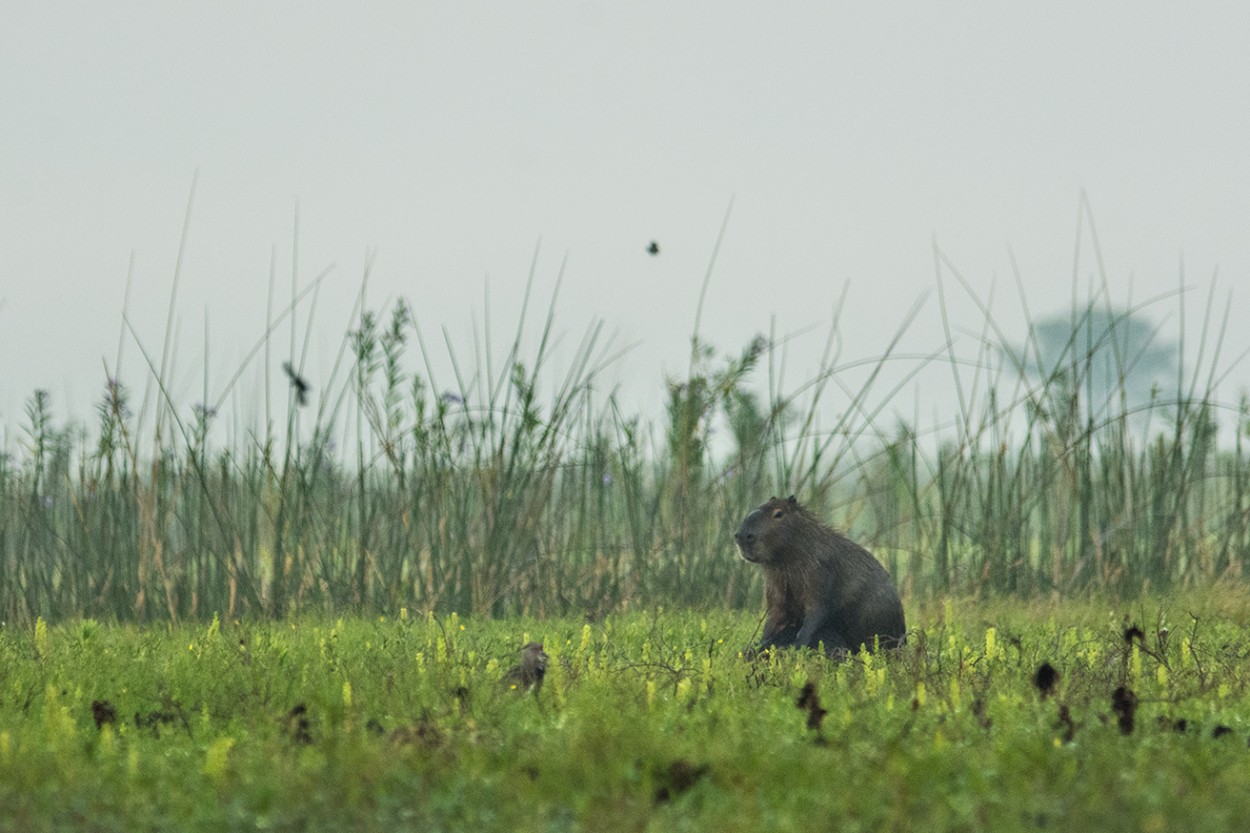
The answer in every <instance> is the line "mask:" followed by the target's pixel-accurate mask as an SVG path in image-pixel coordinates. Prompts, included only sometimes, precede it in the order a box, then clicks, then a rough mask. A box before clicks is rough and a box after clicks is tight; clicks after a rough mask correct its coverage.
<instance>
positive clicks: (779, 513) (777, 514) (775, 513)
mask: <svg viewBox="0 0 1250 833" xmlns="http://www.w3.org/2000/svg"><path fill="white" fill-rule="evenodd" d="M784 514H786V513H785V512H784V511H783V510H781V509H774V510H773V517H774V518H780V517H781V516H782V515H784Z"/></svg>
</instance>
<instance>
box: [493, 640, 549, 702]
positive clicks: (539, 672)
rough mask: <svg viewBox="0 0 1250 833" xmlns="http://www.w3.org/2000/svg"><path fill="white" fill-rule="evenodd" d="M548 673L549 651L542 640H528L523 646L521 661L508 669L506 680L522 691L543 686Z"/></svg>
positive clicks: (536, 689)
mask: <svg viewBox="0 0 1250 833" xmlns="http://www.w3.org/2000/svg"><path fill="white" fill-rule="evenodd" d="M546 674H547V652H546V651H544V650H543V644H542V643H541V642H527V643H525V646H524V647H523V648H521V661H520V662H519V663H517V664H516V665H515V666H513V667H512V668H510V669H509V670H508V673H507V674H505V675H504V678H503V679H504V682H505V683H507V684H508V685H509V686H511V687H512V688H515V689H519V690H521V691H528V690H529V689H530V688H533V689H534V690H535V691H538V689H540V688H542V685H543V677H545V676H546Z"/></svg>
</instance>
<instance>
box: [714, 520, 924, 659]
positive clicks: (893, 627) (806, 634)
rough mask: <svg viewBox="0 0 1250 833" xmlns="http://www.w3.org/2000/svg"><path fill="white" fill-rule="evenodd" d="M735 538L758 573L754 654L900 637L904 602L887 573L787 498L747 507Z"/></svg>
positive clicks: (842, 648) (837, 651)
mask: <svg viewBox="0 0 1250 833" xmlns="http://www.w3.org/2000/svg"><path fill="white" fill-rule="evenodd" d="M734 539H735V540H736V541H737V543H738V550H739V551H740V552H741V553H742V557H743V558H744V559H746V560H747V561H750V562H751V563H753V564H758V565H760V567H761V568H763V570H764V601H765V603H766V605H767V608H768V611H767V617H766V619H765V622H764V635H763V637H762V638H761V639H760V643H759V645H758V646H757V650H758V651H763V650H765V649H767V648H771V647H777V648H785V647H790V646H796V647H800V648H815V647H816V646H818V645H824V647H825V652H826V653H828V654H830V655H837V656H841V655H845V654H847V653H853V652H855V651H858V650H859V649H860V647H861V646H863V647H864V648H866V649H867V650H869V651H871V650H873V649H874V648H875V647H877V646H878V645H879V646H880V647H882V648H893V647H897V646H899V645H902V644H903V642H904V641H905V639H906V636H907V625H906V624H905V623H904V621H903V603H902V602H901V601H900V600H899V597H898V591H897V590H896V589H895V587H894V582H893V581H891V580H890V575H889V573H887V572H886V571H885V568H884V567H882V566H881V563H880V562H879V561H877V559H876V558H874V557H873V556H872V554H871V553H869V552H868V550H866V549H864V548H863V547H861V546H860V545H859V544H856V543H855V542H854V541H852V540H850V539H848V538H846V537H845V536H843V535H840V534H838V533H837V532H835V531H834V530H833V529H831V528H830V527H829V526H827V525H826V524H824V523H823V522H821V520H820V519H819V518H817V517H816V516H815V515H813V514H812V513H811V512H809V511H807V509H805V508H803V506H802V505H801V504H800V503H799V502H798V501H797V500H796V499H795V497H794V496H793V495H791V496H790V497H789V498H772V499H770V500H769V501H768V502H767V503H765V504H764V505H763V506H761V507H759V508H758V509H755V510H753V511H752V512H751V513H750V514H749V515H747V516H746V518H745V519H744V520H743V521H742V526H740V527H739V528H738V532H737V534H736V535H735V536H734Z"/></svg>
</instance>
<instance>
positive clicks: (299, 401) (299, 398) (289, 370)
mask: <svg viewBox="0 0 1250 833" xmlns="http://www.w3.org/2000/svg"><path fill="white" fill-rule="evenodd" d="M282 370H283V372H285V373H286V377H287V378H288V379H290V380H291V387H293V388H295V404H296V405H299V406H300V407H301V408H302V407H304V406H305V405H307V404H308V391H310V390H312V385H310V384H308V381H307V380H306V379H304V377H303V376H301V375H299V374H298V373H296V372H295V368H293V367H291V363H290V362H283V363H282Z"/></svg>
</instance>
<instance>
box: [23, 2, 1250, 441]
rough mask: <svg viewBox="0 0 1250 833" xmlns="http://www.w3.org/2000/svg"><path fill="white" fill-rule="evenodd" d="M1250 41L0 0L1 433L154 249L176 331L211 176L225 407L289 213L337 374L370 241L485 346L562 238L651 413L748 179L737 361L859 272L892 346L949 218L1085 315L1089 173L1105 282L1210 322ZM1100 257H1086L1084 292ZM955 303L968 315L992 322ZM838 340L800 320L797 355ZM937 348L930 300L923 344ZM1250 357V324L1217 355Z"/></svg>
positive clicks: (1162, 15) (846, 15) (80, 373)
mask: <svg viewBox="0 0 1250 833" xmlns="http://www.w3.org/2000/svg"><path fill="white" fill-rule="evenodd" d="M1248 43H1250V6H1247V5H1246V4H1244V3H1232V2H1227V3H1202V4H1176V3H1141V2H1133V3H1088V2H1079V3H1078V2H1050V3H1044V4H1020V3H1001V2H978V3H969V2H960V3H947V2H930V3H923V4H920V3H912V4H884V3H873V4H868V3H854V4H851V3H787V4H781V5H773V6H761V5H760V4H758V3H749V4H748V3H734V2H718V3H672V2H630V3H593V2H578V3H562V2H541V3H538V2H530V3H490V4H483V3H468V2H463V3H439V4H431V3H418V4H398V3H396V4H364V3H350V4H348V3H344V4H327V3H284V2H265V3H254V2H252V3H198V4H177V3H168V2H152V3H124V4H112V3H110V4H100V3H69V4H49V3H41V2H21V1H20V0H19V2H9V3H6V4H5V5H4V6H3V7H2V8H0V125H2V127H0V151H2V153H0V304H3V306H2V307H0V425H2V426H5V429H4V430H5V440H4V442H5V444H6V445H7V444H9V443H11V442H13V441H14V437H15V434H16V426H17V425H18V424H20V422H21V418H22V416H21V413H22V411H21V409H22V403H23V401H24V400H25V399H26V397H27V396H28V395H29V394H30V392H31V391H32V390H33V389H34V388H36V387H43V388H48V389H49V390H51V392H52V394H53V396H54V399H55V401H56V402H57V404H58V406H59V408H58V409H59V412H60V413H61V414H62V415H64V414H65V412H66V411H67V410H70V411H73V413H74V414H75V415H76V416H79V417H82V418H86V417H89V414H90V412H89V410H88V408H89V403H90V402H92V401H93V400H94V399H95V398H96V397H97V396H98V395H99V393H100V391H101V389H102V387H103V382H104V365H103V363H102V360H107V361H108V362H109V364H110V366H111V365H112V363H113V360H114V357H115V356H116V352H117V343H118V337H119V334H120V332H121V315H122V307H123V296H124V289H125V282H126V275H127V270H128V264H129V262H130V258H131V254H132V252H133V254H134V262H135V266H134V280H133V286H132V289H131V297H130V302H129V313H130V316H131V318H132V319H133V321H134V324H135V327H136V329H137V330H138V332H139V335H140V337H141V338H142V339H143V341H144V343H145V345H146V346H147V347H148V348H149V349H152V350H155V351H157V352H159V347H160V340H161V335H162V332H163V322H164V315H165V305H166V303H167V300H168V292H169V288H170V283H171V278H172V274H173V269H174V263H175V255H176V252H177V248H178V241H179V235H180V230H181V226H182V222H183V214H184V210H185V208H186V204H187V199H188V195H189V193H190V189H191V183H192V179H193V177H194V176H195V174H196V172H197V171H198V173H199V179H198V188H197V192H196V195H195V201H194V205H193V209H192V216H191V224H190V233H189V238H188V244H187V248H186V254H185V258H184V263H183V282H182V286H181V290H180V298H179V303H178V310H177V315H178V359H177V368H178V373H177V375H176V389H177V392H178V393H179V395H180V396H181V397H184V398H185V401H186V402H187V403H188V407H189V403H190V402H192V401H198V399H200V398H201V396H200V394H199V391H200V389H201V386H202V381H201V376H202V373H203V369H204V366H205V361H204V341H205V337H204V326H205V319H206V315H207V320H208V327H209V354H210V355H209V370H210V381H209V386H210V392H212V393H215V392H216V391H218V390H219V389H220V387H221V386H222V385H223V384H224V383H225V381H226V379H227V378H228V377H229V375H230V374H231V373H232V372H233V371H234V369H235V368H236V367H237V365H238V362H239V361H240V360H241V359H242V356H243V355H244V353H245V352H246V350H247V349H248V348H249V347H250V346H251V344H252V343H254V342H255V340H256V339H258V338H259V337H260V336H261V334H262V332H263V329H264V320H265V317H264V316H265V301H266V293H267V287H268V284H269V272H270V262H271V254H272V253H273V252H275V251H276V269H277V272H278V274H279V276H280V280H279V287H280V291H281V292H282V293H283V294H286V295H289V292H290V280H291V270H292V227H293V222H294V216H295V211H296V206H297V205H298V207H299V216H300V237H299V256H298V257H299V259H298V273H299V280H300V282H301V283H303V282H306V281H308V280H310V279H311V278H313V277H314V276H315V275H316V274H317V273H319V272H321V271H322V270H323V269H325V268H327V267H329V266H331V265H333V271H332V273H331V274H330V276H329V277H328V278H327V279H326V280H325V282H324V283H323V285H322V288H321V293H320V296H319V300H318V307H317V315H316V318H315V322H314V332H313V338H312V350H311V354H310V356H309V360H308V367H309V373H310V376H312V377H313V378H314V380H316V379H317V378H318V377H321V376H323V375H324V374H325V373H327V372H328V370H329V366H330V364H331V363H332V361H333V358H334V355H335V352H336V351H337V349H338V346H339V344H340V342H341V339H342V336H343V333H344V332H345V330H346V329H347V328H348V326H349V325H350V322H349V320H348V314H349V311H350V309H351V305H352V303H353V301H354V299H355V297H356V294H357V292H358V291H359V288H360V278H361V274H362V269H363V264H364V262H365V257H366V252H368V251H370V250H373V251H376V259H375V262H374V270H373V273H372V276H371V279H370V286H369V301H370V305H371V306H374V307H377V306H380V305H381V304H382V303H384V302H385V301H386V300H387V299H389V298H394V297H398V296H401V295H402V296H406V297H408V298H409V299H410V300H411V301H412V302H413V306H414V310H415V312H416V314H417V316H418V319H419V321H420V322H421V325H422V327H423V329H425V330H426V331H427V333H429V334H433V335H436V336H437V335H439V328H440V327H443V326H447V327H448V328H449V330H450V331H451V332H452V337H453V340H455V341H456V343H457V344H459V345H462V347H461V349H463V350H464V352H465V354H466V357H467V356H468V355H470V350H469V344H470V341H469V332H470V322H471V316H472V315H473V314H476V315H477V316H478V317H479V318H480V317H481V311H482V303H483V302H482V298H483V289H484V286H485V283H486V279H487V277H488V276H489V284H490V292H491V297H492V314H493V316H494V319H495V329H496V330H497V331H498V332H500V333H504V332H507V331H508V330H509V328H510V327H511V325H512V322H513V319H514V317H515V314H516V312H517V305H518V300H519V296H520V290H521V287H522V286H523V284H524V280H525V277H526V274H527V272H528V270H529V266H530V261H531V258H532V257H533V254H534V251H535V247H536V245H537V244H538V242H539V240H540V238H541V250H540V253H539V260H538V269H537V274H538V277H539V281H538V287H539V298H538V300H537V304H538V306H539V308H540V311H541V310H542V309H543V308H544V307H545V304H546V299H547V297H548V293H549V292H550V290H551V288H552V287H553V285H554V282H555V276H556V275H557V273H558V271H559V268H560V264H561V262H562V260H563V259H564V258H565V257H566V256H567V259H568V260H567V267H566V270H565V282H564V287H563V290H562V294H561V298H560V302H559V307H558V310H557V318H556V321H557V327H558V328H559V329H561V330H563V331H567V333H568V338H569V340H570V341H574V342H575V341H576V339H577V337H579V336H580V334H581V332H582V331H583V330H584V328H585V327H586V326H587V324H588V323H589V322H590V321H591V320H593V319H595V318H602V319H604V321H605V322H606V327H607V330H608V331H609V332H611V333H613V334H614V338H615V342H616V343H617V344H619V345H621V346H625V345H628V344H633V343H635V342H640V345H639V346H638V347H637V348H636V349H635V350H634V351H632V352H631V353H630V354H629V355H628V356H627V357H626V358H625V359H624V360H623V361H622V362H621V364H619V365H618V366H617V370H616V371H615V374H616V375H615V377H614V380H615V381H618V382H620V383H622V384H623V385H625V386H626V387H629V388H632V389H633V390H635V391H643V392H645V393H644V398H645V397H646V396H654V397H656V398H658V396H659V394H660V391H661V390H662V378H663V374H664V373H665V372H668V373H678V372H681V371H682V370H683V369H684V367H685V361H686V355H687V350H688V337H689V334H690V332H691V326H692V323H693V319H694V315H695V308H696V302H697V298H698V292H699V286H700V283H701V281H702V278H703V275H704V272H705V270H706V267H707V264H708V261H709V258H710V256H711V252H712V249H713V244H714V242H715V239H716V234H717V230H718V228H719V226H720V223H721V220H722V217H723V216H724V214H725V211H726V208H727V207H728V205H729V203H730V200H731V198H732V199H733V201H734V202H733V211H732V216H731V217H730V220H729V225H728V230H727V233H726V236H725V242H724V245H723V247H722V249H721V251H720V255H719V259H718V260H717V263H716V268H715V272H714V275H713V278H712V283H711V289H710V292H709V296H708V301H707V305H706V309H705V311H704V317H703V324H704V331H705V333H706V335H707V337H708V338H709V339H710V340H711V341H712V342H713V343H715V344H716V345H717V346H718V347H719V348H721V349H722V350H724V351H738V350H740V349H741V347H742V346H743V345H744V344H745V343H746V342H747V341H748V340H749V339H750V338H751V336H752V335H753V334H754V333H756V332H760V331H765V330H767V328H768V327H769V322H770V319H771V318H773V317H775V318H776V321H777V327H778V329H779V331H780V332H783V333H784V332H793V331H796V330H800V329H802V328H804V327H807V326H809V325H818V326H827V324H828V322H829V321H830V320H831V317H832V313H833V309H834V306H835V304H836V303H837V301H838V299H839V298H840V297H841V295H842V293H843V291H844V288H845V287H846V285H847V284H848V282H849V284H850V286H849V291H848V292H847V299H846V305H845V308H844V309H843V312H842V321H843V324H844V328H845V331H846V338H847V340H848V346H847V355H848V357H850V356H872V355H875V354H877V353H879V352H880V351H881V350H883V349H884V348H885V346H886V344H887V342H888V339H889V337H890V335H891V334H892V333H893V332H894V330H895V329H896V328H897V327H898V326H899V324H900V323H901V321H902V319H903V316H904V313H905V311H906V309H907V308H908V307H909V306H910V305H911V304H912V303H913V302H914V301H915V300H916V299H918V298H920V297H921V296H922V295H923V294H924V293H925V292H927V291H932V290H933V289H934V287H935V279H934V272H935V269H934V256H933V241H934V240H936V241H937V243H938V245H939V246H940V247H941V248H942V250H943V251H944V252H945V253H946V254H947V255H948V256H949V257H950V258H951V260H952V261H953V262H954V263H955V264H956V265H958V267H959V269H960V270H961V272H962V274H963V275H964V276H965V277H966V278H967V280H968V281H969V282H970V283H971V284H972V286H973V287H974V288H975V290H976V291H977V292H978V293H979V294H981V295H982V296H984V297H988V296H989V295H990V293H991V288H992V287H996V289H994V293H995V296H994V297H995V303H994V309H995V311H996V317H998V318H999V320H1000V321H1001V322H1002V323H1003V324H1004V325H1005V326H1007V327H1008V328H1009V329H1011V328H1014V332H1015V333H1017V334H1019V333H1020V329H1019V328H1020V324H1021V322H1022V321H1023V317H1022V316H1021V314H1020V312H1019V304H1018V302H1017V300H1016V291H1015V289H1014V283H1013V278H1012V267H1011V260H1010V257H1009V254H1008V252H1009V249H1010V250H1012V251H1014V253H1015V258H1016V261H1017V263H1018V266H1019V269H1020V272H1021V274H1022V276H1023V280H1024V282H1025V285H1026V287H1027V292H1028V297H1029V302H1030V305H1031V309H1032V312H1033V314H1034V316H1035V317H1036V316H1040V315H1044V314H1046V313H1051V312H1055V311H1058V310H1060V309H1064V308H1065V307H1066V305H1067V303H1068V300H1069V298H1070V296H1071V286H1072V275H1073V252H1074V243H1075V241H1076V228H1077V219H1078V201H1079V196H1080V193H1081V190H1082V189H1084V190H1085V191H1086V192H1087V193H1088V195H1089V199H1090V202H1091V204H1092V206H1093V209H1094V216H1095V219H1096V222H1097V225H1098V231H1099V234H1100V237H1101V243H1102V248H1103V255H1104V263H1105V268H1106V273H1107V276H1108V280H1109V283H1110V286H1111V292H1112V296H1113V298H1114V299H1115V300H1117V301H1124V300H1126V299H1128V298H1129V295H1130V287H1131V295H1132V298H1133V299H1134V300H1142V299H1145V298H1148V297H1150V296H1153V295H1157V294H1160V293H1167V292H1171V291H1174V290H1176V289H1177V288H1178V286H1180V285H1181V279H1180V269H1181V263H1182V259H1183V262H1184V269H1185V275H1186V280H1185V283H1186V285H1189V286H1191V287H1195V294H1194V295H1193V297H1191V298H1189V299H1188V300H1187V304H1188V311H1189V312H1192V313H1193V314H1194V315H1197V314H1198V313H1200V312H1201V306H1202V301H1203V296H1204V293H1205V292H1206V289H1207V287H1208V285H1209V283H1210V280H1211V276H1212V274H1213V273H1214V272H1215V271H1216V270H1217V268H1218V271H1219V276H1220V277H1219V287H1220V289H1219V292H1220V297H1221V299H1223V298H1224V297H1225V294H1226V293H1227V291H1228V290H1230V289H1232V290H1233V291H1234V303H1236V304H1244V303H1245V302H1246V300H1247V293H1248V292H1250V286H1246V279H1247V276H1248V275H1250V236H1248V234H1247V232H1248V231H1250V153H1248V152H1247V149H1248V148H1250V112H1248V105H1247V102H1250V49H1247V48H1246V45H1247V44H1248ZM653 239H654V240H656V241H658V242H659V244H660V246H661V253H660V255H659V256H658V257H651V256H649V255H648V254H647V253H646V251H645V248H646V246H647V244H648V243H649V242H650V241H651V240H653ZM1095 271H1096V264H1095V262H1094V259H1093V258H1092V256H1090V255H1089V249H1088V247H1087V248H1086V250H1085V254H1084V255H1083V257H1082V260H1081V263H1080V266H1079V268H1078V272H1079V274H1080V276H1081V281H1082V283H1081V286H1082V287H1083V286H1084V285H1085V281H1086V280H1087V279H1088V278H1089V276H1090V275H1092V274H1094V273H1095ZM1241 286H1246V289H1245V290H1242V289H1241V288H1239V287H1241ZM947 289H948V291H949V292H948V294H949V296H950V298H951V299H952V300H951V309H952V312H953V315H954V323H955V325H956V326H957V327H960V328H962V329H964V330H969V331H972V332H974V333H975V332H976V331H979V329H980V318H979V317H978V315H977V314H976V311H975V308H974V306H973V305H972V304H970V303H967V302H966V301H964V300H962V296H961V294H960V291H959V290H957V289H956V288H955V287H954V285H953V284H948V286H947ZM1080 291H1081V292H1082V293H1083V292H1084V289H1081V290H1080ZM1224 305H1225V304H1224V303H1223V301H1221V304H1220V307H1221V308H1222V307H1223V306H1224ZM1156 309H1157V317H1160V318H1162V317H1165V316H1169V315H1170V316H1173V317H1175V316H1176V313H1177V305H1176V303H1175V302H1174V301H1170V302H1167V303H1165V304H1163V305H1161V306H1159V307H1157V308H1156ZM301 321H302V317H301ZM536 323H537V321H536ZM960 337H961V339H964V341H962V342H961V350H964V352H966V353H968V354H970V355H971V354H974V353H975V339H974V337H973V336H972V335H961V336H960ZM288 338H289V335H288V333H287V331H285V330H283V331H282V332H281V333H280V334H279V339H278V344H279V345H284V344H286V343H287V339H288ZM301 338H302V335H301ZM498 340H500V341H502V337H500V338H499V339H498ZM822 341H823V336H822V335H821V334H820V333H813V334H811V335H809V336H806V337H805V338H804V339H800V340H799V341H797V342H795V343H794V345H793V346H792V348H791V355H790V361H791V362H792V363H793V366H794V367H795V371H794V372H795V374H796V375H798V374H800V372H801V370H802V369H803V367H805V366H807V365H808V364H809V363H810V361H812V360H813V357H814V354H816V353H818V352H819V350H820V348H821V346H822ZM941 342H942V335H941V321H940V316H939V310H938V306H937V303H936V299H935V298H930V300H929V301H928V302H927V304H926V305H925V307H924V308H923V310H922V313H921V316H920V319H919V320H918V321H917V324H916V326H915V328H914V330H913V331H912V333H911V334H910V337H909V338H908V340H907V347H908V349H910V350H912V351H928V350H932V349H934V348H936V347H937V346H939V345H940V344H941ZM1248 345H1250V335H1248V334H1247V332H1246V331H1245V328H1242V329H1241V330H1240V331H1238V332H1235V333H1233V334H1232V336H1231V338H1230V344H1229V346H1228V347H1227V348H1226V355H1228V356H1230V357H1231V356H1232V355H1233V354H1234V353H1236V352H1240V351H1241V350H1242V349H1245V348H1246V347H1247V346H1248ZM125 349H126V353H125V355H124V359H123V367H122V376H123V380H124V381H127V382H128V383H129V384H131V385H133V386H139V385H141V384H142V383H143V381H144V379H145V378H146V377H147V373H146V370H145V369H144V367H143V365H142V362H141V357H140V355H139V352H138V351H137V350H136V349H134V344H133V342H131V343H130V344H128V345H127V347H126V348H125ZM1234 375H1235V377H1236V378H1238V379H1247V378H1250V372H1245V371H1241V372H1238V373H1236V374H1234ZM247 378H248V381H245V382H244V383H243V384H242V386H241V388H240V395H241V396H245V397H255V396H256V393H257V390H258V389H257V383H256V381H255V379H256V377H255V376H254V375H253V376H249V377H247ZM1226 393H1227V395H1228V397H1229V398H1232V397H1235V395H1236V390H1235V386H1233V389H1230V390H1228V391H1226Z"/></svg>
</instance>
